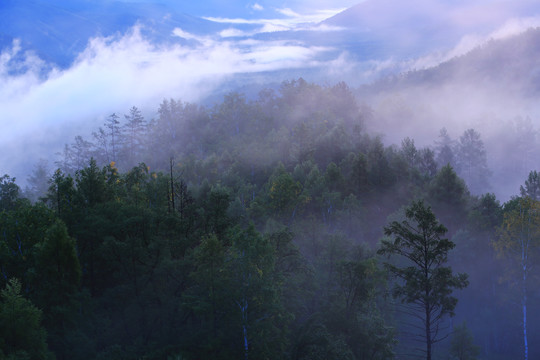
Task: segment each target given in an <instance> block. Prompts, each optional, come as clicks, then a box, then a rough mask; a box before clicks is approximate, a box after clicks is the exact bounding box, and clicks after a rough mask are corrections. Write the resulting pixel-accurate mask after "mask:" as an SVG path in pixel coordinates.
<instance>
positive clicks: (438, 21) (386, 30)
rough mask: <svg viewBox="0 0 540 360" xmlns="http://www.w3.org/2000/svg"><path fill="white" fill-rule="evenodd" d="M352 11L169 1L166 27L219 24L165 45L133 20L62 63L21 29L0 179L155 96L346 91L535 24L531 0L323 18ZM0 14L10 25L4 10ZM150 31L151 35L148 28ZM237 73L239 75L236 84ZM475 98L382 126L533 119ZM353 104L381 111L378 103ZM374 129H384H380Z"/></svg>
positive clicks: (176, 33) (374, 6)
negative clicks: (189, 19)
mask: <svg viewBox="0 0 540 360" xmlns="http://www.w3.org/2000/svg"><path fill="white" fill-rule="evenodd" d="M71 3H72V2H71ZM81 3H82V2H81ZM138 3H140V4H144V3H145V2H144V1H138ZM63 4H64V3H62V2H61V1H57V2H55V5H54V6H56V7H57V8H58V9H59V10H58V11H61V9H62V6H63ZM65 4H68V3H67V2H66V3H65ZM73 4H76V3H72V5H71V6H73V7H74V6H75V5H73ZM38 5H39V2H36V5H35V6H36V7H35V9H36V10H38V9H39V8H40V7H39V6H38ZM353 5H355V3H354V2H353V1H337V2H336V1H332V2H330V1H309V2H308V1H290V2H279V3H276V2H265V1H259V2H251V3H250V2H247V3H244V2H240V1H236V2H232V3H231V2H222V1H210V2H194V3H190V4H189V5H184V4H183V5H179V4H176V3H174V4H173V3H170V4H166V5H165V6H169V8H170V10H171V12H170V13H167V14H166V15H165V16H164V17H163V18H162V19H161V20H163V21H166V19H165V18H166V17H167V16H169V17H174V16H175V14H178V13H183V14H189V15H192V16H196V17H199V18H203V19H205V20H207V21H209V22H210V23H214V24H216V26H219V27H218V28H217V30H215V31H212V30H208V31H206V30H205V31H201V32H199V33H197V32H189V31H186V30H185V29H183V27H182V23H181V22H177V23H175V26H174V28H173V29H172V31H170V32H168V33H166V34H160V36H162V37H164V38H166V41H156V39H155V37H153V36H152V34H153V31H154V28H152V22H145V21H144V19H142V18H139V19H137V20H136V21H134V22H133V23H132V24H128V26H126V28H125V29H123V30H122V31H116V32H113V33H105V34H104V33H102V32H101V31H100V30H97V31H95V33H94V34H93V35H92V36H91V37H90V38H88V39H85V38H80V39H78V44H79V46H80V43H81V42H82V43H85V44H86V45H84V46H83V47H82V48H83V50H82V51H80V52H79V53H77V54H76V56H74V57H73V59H72V61H71V62H69V63H68V64H67V65H65V66H63V65H59V64H58V63H55V61H54V58H47V59H45V58H46V57H45V56H42V57H43V58H40V57H39V56H38V55H37V54H36V52H35V51H33V49H32V48H27V47H25V46H24V45H25V43H26V42H25V38H24V35H25V34H9V35H10V36H14V39H13V41H12V42H11V43H9V44H7V45H6V46H4V48H3V49H2V50H1V55H0V84H1V85H0V95H1V96H0V109H1V114H0V134H1V135H0V141H1V144H2V151H1V154H2V155H0V164H2V165H1V166H2V172H3V173H9V174H12V175H14V176H16V177H17V178H18V179H19V181H23V182H24V179H25V178H26V176H27V175H28V174H27V173H28V171H27V170H26V169H25V166H22V165H21V164H23V163H24V164H28V163H29V162H30V163H35V162H36V161H37V159H39V158H45V159H48V160H49V161H51V162H52V161H53V160H54V154H55V153H56V152H58V151H60V149H61V148H62V146H63V144H64V143H66V142H67V141H71V140H69V139H73V137H74V136H75V135H79V134H81V135H89V134H90V133H91V132H92V131H94V130H95V129H96V128H97V127H98V126H100V125H102V124H103V121H104V119H105V117H106V116H108V115H110V114H111V113H113V112H116V113H119V114H122V113H126V112H127V110H128V109H129V108H130V107H131V106H137V107H139V108H140V109H141V110H142V111H143V113H144V114H145V116H147V117H148V118H152V117H155V116H156V111H157V104H158V103H159V102H160V101H161V100H162V99H164V98H175V99H181V100H184V101H189V102H205V101H208V100H207V99H209V98H212V96H214V97H213V98H216V94H223V93H225V92H226V91H229V90H235V89H236V87H238V86H243V85H246V84H247V85H253V84H255V85H257V86H259V87H261V88H262V87H264V86H266V85H267V84H274V85H275V84H279V82H281V81H284V80H290V79H295V78H298V77H304V78H305V79H307V80H310V81H316V82H320V83H325V84H333V83H336V82H339V81H343V80H345V81H347V83H348V84H349V85H350V86H360V85H362V84H366V83H370V82H372V81H375V80H377V79H380V78H382V77H383V76H388V75H392V74H398V73H401V72H405V71H408V70H410V69H422V68H429V67H433V66H436V65H438V64H439V63H441V62H443V61H446V60H448V59H451V58H453V57H455V56H459V55H462V54H464V53H466V52H468V51H470V50H471V49H473V48H474V47H476V46H478V45H480V44H482V43H484V42H485V41H487V40H489V39H500V38H505V37H507V36H510V35H513V34H517V33H520V32H522V31H523V30H525V29H527V28H529V27H534V26H538V25H539V24H540V21H539V18H538V17H537V16H536V14H537V13H536V10H537V6H536V4H535V3H534V2H533V1H519V2H514V1H480V0H478V1H457V2H456V1H422V0H416V1H413V2H407V3H406V4H405V3H403V2H399V1H393V0H384V1H375V0H368V1H365V2H363V3H362V4H360V5H358V6H357V9H356V10H355V12H353V13H355V14H356V19H357V20H351V19H355V18H354V17H353V18H351V15H350V13H349V14H348V15H346V16H342V17H341V18H340V16H341V14H340V15H338V16H337V17H335V18H334V19H331V20H329V21H325V20H327V19H329V18H332V16H334V15H337V14H339V13H340V12H342V11H343V10H345V9H346V8H349V7H351V6H353ZM40 6H43V5H40ZM51 6H52V5H51ZM30 8H31V6H30ZM68 8H69V6H68ZM0 9H2V14H1V16H4V17H6V19H8V18H9V16H10V13H9V9H10V8H9V6H4V7H3V8H0ZM70 11H71V10H70ZM77 16H79V15H77ZM10 20H11V21H12V22H24V21H25V19H24V18H21V19H15V20H14V19H10ZM157 20H160V19H157ZM419 20H420V21H419ZM81 21H83V20H81ZM152 21H153V22H154V23H155V22H156V19H152ZM50 25H54V24H50ZM155 29H159V26H157V23H156V27H155ZM50 31H51V33H50V34H49V35H51V34H54V29H51V30H50ZM73 31H74V32H77V29H73ZM55 36H58V34H57V35H55ZM246 74H251V75H249V76H246ZM239 75H242V77H241V79H242V80H235V79H237V78H238V76H239ZM246 79H247V80H246ZM216 91H217V92H216ZM474 92H475V94H477V95H475V96H477V97H478V98H481V99H480V100H479V101H478V104H476V103H475V104H470V103H467V104H466V105H464V101H465V100H464V99H459V97H458V99H449V101H448V102H447V101H446V99H447V95H448V94H441V96H439V97H437V98H436V99H430V100H429V101H428V102H427V104H428V106H437V107H438V108H441V109H446V110H445V112H447V111H448V109H449V108H450V109H452V110H455V112H456V114H460V116H455V117H451V118H448V117H445V119H440V121H441V123H440V124H439V122H438V121H436V122H433V121H431V122H430V123H429V126H426V127H424V125H425V124H422V123H419V121H420V122H421V121H424V120H425V119H421V120H418V119H415V120H414V121H413V120H411V124H414V126H413V127H412V128H408V127H407V124H401V125H403V126H404V127H405V128H407V130H406V131H399V132H392V131H390V133H389V134H387V136H386V141H388V142H394V143H399V141H400V139H402V138H404V137H405V136H410V137H412V138H415V139H416V140H417V143H420V144H423V143H425V142H426V141H424V140H423V139H424V138H426V137H429V138H430V139H433V138H434V137H435V136H436V129H437V131H438V129H440V128H442V127H443V126H446V127H448V128H450V129H455V130H456V131H455V133H456V135H457V134H459V132H461V131H462V130H463V129H464V128H465V127H467V126H469V125H470V124H471V123H472V122H473V121H475V120H476V119H477V118H478V116H479V114H482V113H485V112H486V111H488V110H486V109H487V108H490V109H491V110H490V111H493V109H494V108H492V107H491V105H496V106H498V107H500V108H504V110H505V113H504V115H501V116H503V117H510V116H524V117H526V116H531V117H532V120H533V123H535V124H536V116H537V112H536V108H532V109H531V108H530V107H528V106H527V105H526V104H525V105H524V103H522V102H521V101H520V100H521V99H516V98H515V97H513V98H512V99H511V101H512V106H511V108H510V109H509V108H508V106H506V105H502V104H503V103H502V102H501V101H500V100H501V99H500V97H498V98H497V100H496V101H495V103H494V104H490V99H492V97H491V95H490V94H489V93H488V94H486V93H485V92H484V91H483V89H478V88H477V89H474ZM459 93H460V92H459V91H458V94H459ZM413 94H415V93H414V92H411V93H409V94H407V95H405V97H406V99H407V101H410V105H409V106H415V105H414V104H417V103H418V101H419V99H418V97H416V95H413ZM218 96H219V95H218ZM418 96H421V95H418ZM413 97H415V99H412V98H413ZM360 102H365V103H367V105H368V106H371V107H373V108H374V109H375V110H376V111H378V110H377V104H378V102H377V101H375V100H373V101H371V102H370V101H368V100H363V99H360ZM422 106H423V105H422ZM513 109H515V111H513ZM443 120H445V122H444V123H443ZM446 121H450V123H446ZM368 125H369V124H368ZM488 127H489V124H488ZM373 129H375V130H377V131H381V132H385V131H384V130H385V129H383V128H381V126H380V124H374V125H373ZM426 129H427V130H426ZM479 130H480V131H481V132H482V131H484V130H485V129H484V128H482V129H479ZM507 196H508V192H506V193H505V197H507Z"/></svg>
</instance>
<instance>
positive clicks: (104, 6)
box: [0, 0, 224, 67]
mask: <svg viewBox="0 0 540 360" xmlns="http://www.w3.org/2000/svg"><path fill="white" fill-rule="evenodd" d="M135 24H140V25H141V26H142V31H143V33H144V34H145V35H146V36H149V37H150V38H151V39H152V40H155V41H158V42H166V41H170V40H171V34H172V31H173V29H174V28H175V27H180V28H182V29H183V30H185V31H189V32H192V33H195V34H206V33H210V32H215V31H219V30H220V29H222V28H224V26H223V25H221V24H218V23H215V22H211V21H207V20H204V19H201V18H197V17H194V16H191V15H187V14H184V13H181V12H178V11H176V10H175V9H174V7H172V6H167V5H165V4H161V3H159V2H151V1H144V2H122V1H110V0H78V1H62V0H25V1H19V0H3V1H1V2H0V49H3V48H6V47H9V46H11V44H12V42H13V40H14V39H15V38H17V39H20V40H21V46H22V48H23V49H24V50H32V51H34V52H35V53H36V54H37V55H38V56H39V57H40V58H41V59H43V60H45V61H47V62H50V63H53V64H56V65H59V66H61V67H66V66H69V64H70V63H71V62H72V61H73V60H74V59H75V57H76V56H77V55H78V54H79V53H80V52H81V51H82V50H84V49H85V47H86V46H87V43H88V40H89V39H90V38H92V37H95V36H111V35H114V34H119V33H120V34H121V33H124V32H126V31H127V30H128V29H129V28H130V27H132V26H134V25H135ZM177 39H178V38H177Z"/></svg>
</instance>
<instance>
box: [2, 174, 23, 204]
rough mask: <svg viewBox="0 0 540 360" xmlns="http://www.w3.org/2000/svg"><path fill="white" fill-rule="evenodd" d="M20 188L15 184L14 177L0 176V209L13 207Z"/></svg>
mask: <svg viewBox="0 0 540 360" xmlns="http://www.w3.org/2000/svg"><path fill="white" fill-rule="evenodd" d="M19 192H20V188H19V186H18V185H17V184H15V178H12V177H11V176H9V175H7V174H6V175H4V176H1V177H0V211H2V210H12V209H14V208H15V205H16V202H17V199H18V197H19Z"/></svg>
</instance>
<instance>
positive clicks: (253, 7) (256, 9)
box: [251, 3, 264, 11]
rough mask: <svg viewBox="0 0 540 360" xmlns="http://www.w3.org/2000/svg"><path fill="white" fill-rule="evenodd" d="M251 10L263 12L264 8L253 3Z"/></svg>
mask: <svg viewBox="0 0 540 360" xmlns="http://www.w3.org/2000/svg"><path fill="white" fill-rule="evenodd" d="M251 8H252V9H253V10H255V11H263V10H264V7H263V6H262V5H260V4H258V3H255V4H253V5H252V6H251Z"/></svg>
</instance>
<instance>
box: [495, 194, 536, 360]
mask: <svg viewBox="0 0 540 360" xmlns="http://www.w3.org/2000/svg"><path fill="white" fill-rule="evenodd" d="M504 210H505V214H504V220H503V223H502V225H501V226H500V228H499V237H498V238H497V239H496V240H495V241H494V242H493V246H494V248H495V251H496V252H497V253H498V255H499V256H500V257H503V258H506V260H508V262H509V264H510V265H511V268H510V269H511V271H512V273H513V274H512V275H514V276H515V277H514V276H512V278H516V277H517V279H518V281H517V284H516V285H517V286H519V287H520V288H521V310H522V326H523V355H524V358H525V360H527V359H528V356H529V345H528V337H527V296H528V283H529V281H530V273H531V268H532V267H533V264H534V263H535V262H536V261H535V257H534V255H535V253H536V252H537V251H538V249H539V248H540V242H539V239H540V237H539V235H540V202H539V201H537V200H533V199H532V198H530V197H525V198H516V199H513V200H511V201H510V202H508V203H507V204H505V209H504Z"/></svg>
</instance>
